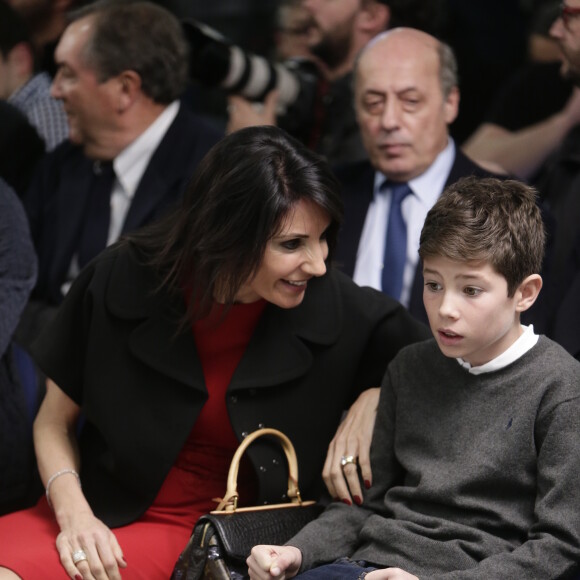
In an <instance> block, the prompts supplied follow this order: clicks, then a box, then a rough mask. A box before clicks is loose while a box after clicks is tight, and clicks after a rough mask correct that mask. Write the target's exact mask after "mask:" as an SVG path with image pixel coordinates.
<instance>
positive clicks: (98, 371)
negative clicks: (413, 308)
mask: <svg viewBox="0 0 580 580" xmlns="http://www.w3.org/2000/svg"><path fill="white" fill-rule="evenodd" d="M158 285H159V280H158V279H157V277H156V275H155V273H154V271H153V270H152V269H151V268H150V267H146V266H144V265H143V264H142V261H140V260H139V259H138V254H137V251H136V249H135V248H134V247H133V246H132V245H130V244H129V243H125V244H120V245H117V246H115V247H114V248H112V249H110V250H108V251H106V252H104V254H102V255H101V257H100V258H98V259H97V260H96V261H94V262H93V263H92V264H90V265H89V266H88V267H87V268H86V269H85V270H84V271H83V272H82V273H81V275H80V276H79V277H78V279H77V280H76V281H75V283H74V285H73V287H72V288H71V290H70V292H69V295H68V296H67V298H66V300H65V301H64V303H63V305H62V307H61V309H60V310H59V314H58V316H57V319H56V320H55V322H54V324H53V325H52V326H51V327H50V328H49V329H48V331H47V332H45V333H44V334H43V335H42V336H41V337H40V339H39V340H38V341H37V342H36V344H35V347H34V354H35V358H36V360H37V362H38V364H39V365H40V367H41V368H42V369H43V370H44V372H46V374H47V375H48V376H49V377H50V378H52V379H53V380H54V381H55V382H56V384H58V385H59V386H60V388H61V389H63V390H64V391H65V392H66V393H67V394H68V395H69V396H70V397H71V398H72V399H73V400H74V401H76V402H77V403H78V404H79V405H81V406H82V410H83V415H84V420H85V423H84V426H83V429H82V434H81V438H80V449H81V479H82V484H83V490H84V492H85V495H86V497H87V499H88V501H89V503H90V504H91V506H92V508H93V510H94V512H95V514H96V515H97V516H98V517H100V518H102V519H103V521H105V523H107V524H108V525H109V526H113V527H114V526H119V525H124V524H127V523H129V522H131V521H134V520H135V519H137V518H138V517H139V516H140V515H141V514H142V513H143V512H144V511H145V510H146V509H147V508H148V506H149V505H150V504H151V502H152V501H153V499H154V498H155V496H156V494H157V492H158V490H159V488H160V486H161V484H162V483H163V480H164V478H165V477H166V475H167V473H168V471H169V469H170V468H171V466H172V465H173V463H174V461H175V459H176V457H177V455H178V454H179V452H180V450H181V448H182V446H183V444H184V442H185V440H186V439H187V437H188V435H189V433H190V431H191V429H192V426H193V424H194V423H195V420H196V417H197V416H198V414H199V412H200V410H201V408H202V406H203V404H204V401H205V400H206V398H207V394H206V388H205V383H204V377H203V372H202V367H201V364H200V360H199V358H198V356H197V350H196V346H195V342H194V339H193V335H192V333H189V332H185V333H181V334H179V335H177V336H176V328H177V318H178V317H179V316H180V315H182V314H183V312H184V308H185V306H184V302H183V299H182V298H181V297H178V298H176V297H170V296H169V295H168V294H166V293H164V292H163V291H160V292H155V290H156V289H157V287H158ZM427 336H428V331H427V329H426V328H425V327H424V326H422V325H421V324H420V323H418V322H416V321H415V320H414V319H413V318H412V317H411V316H410V315H409V314H408V313H407V311H406V310H405V309H404V308H403V307H402V306H400V305H399V304H398V303H397V302H395V301H393V300H392V299H390V298H388V297H386V296H384V295H382V294H381V293H379V292H376V291H375V290H371V289H368V288H364V289H361V288H359V287H358V286H356V285H355V284H354V283H353V282H352V281H351V280H350V279H349V278H347V277H346V276H344V275H342V274H341V273H339V272H336V271H333V270H330V271H329V273H328V274H326V275H325V276H323V277H321V278H317V279H313V280H311V281H309V283H308V289H307V291H306V294H305V298H304V301H303V302H302V304H301V305H300V306H298V307H296V308H292V309H282V308H279V307H277V306H274V305H271V304H269V305H268V306H267V307H266V309H265V311H264V313H263V315H262V317H261V319H260V321H259V323H258V326H257V328H256V331H255V333H254V335H253V337H252V339H251V341H250V343H249V345H248V347H247V349H246V351H245V353H244V355H243V358H242V360H241V362H240V364H239V366H238V368H237V369H236V371H235V373H234V376H233V378H232V381H231V384H230V386H229V388H228V392H227V409H228V413H229V416H230V420H231V423H232V426H233V428H234V431H235V433H236V435H237V436H238V438H239V439H240V440H242V439H243V437H244V436H245V434H247V433H249V432H251V431H254V430H255V429H258V428H259V427H261V426H266V427H275V428H277V429H280V430H281V431H283V432H284V433H286V434H287V435H288V436H289V437H290V439H291V440H292V442H293V443H294V446H295V447H296V452H297V455H298V458H299V477H300V489H301V492H302V497H304V498H305V499H311V498H315V497H317V496H318V494H319V493H320V492H321V471H322V467H323V464H324V458H325V456H326V452H327V447H328V444H329V442H330V440H331V439H332V437H333V435H334V433H335V431H336V429H337V426H338V424H339V421H340V418H341V414H342V412H343V411H344V410H345V409H347V408H348V407H349V405H350V404H351V403H352V402H353V401H354V399H355V397H356V396H357V395H358V394H359V393H360V392H361V391H362V390H364V389H367V388H369V387H376V386H379V385H380V383H381V378H382V375H383V373H384V371H385V369H386V366H387V364H388V362H389V361H390V360H391V359H392V358H393V356H394V355H395V354H396V353H397V351H398V350H399V349H400V348H401V347H403V346H404V345H406V344H409V343H411V342H414V341H417V340H421V339H423V338H426V337H427ZM248 453H249V457H250V460H251V462H252V464H253V466H254V469H255V471H256V474H257V477H258V483H259V502H260V503H268V502H279V501H281V496H282V494H283V493H284V492H285V491H286V489H287V486H286V477H287V476H286V470H285V460H284V455H283V453H282V452H281V450H280V449H278V447H277V446H276V445H274V444H272V443H270V442H268V441H258V442H256V443H254V444H253V445H251V446H250V449H249V452H248ZM225 484H226V482H225V481H224V491H225Z"/></svg>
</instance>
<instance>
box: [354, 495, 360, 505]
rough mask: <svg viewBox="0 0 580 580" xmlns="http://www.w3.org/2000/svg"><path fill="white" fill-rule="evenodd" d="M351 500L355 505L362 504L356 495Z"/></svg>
mask: <svg viewBox="0 0 580 580" xmlns="http://www.w3.org/2000/svg"><path fill="white" fill-rule="evenodd" d="M352 499H353V500H354V503H356V505H361V504H362V499H361V498H360V497H359V496H358V495H355V496H353V498H352Z"/></svg>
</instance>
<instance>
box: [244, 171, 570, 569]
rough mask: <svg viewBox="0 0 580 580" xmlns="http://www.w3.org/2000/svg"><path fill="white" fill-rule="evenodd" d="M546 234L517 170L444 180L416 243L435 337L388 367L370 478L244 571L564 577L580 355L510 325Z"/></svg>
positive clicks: (262, 549)
mask: <svg viewBox="0 0 580 580" xmlns="http://www.w3.org/2000/svg"><path fill="white" fill-rule="evenodd" d="M544 238H545V234H544V229H543V225H542V220H541V216H540V212H539V210H538V208H537V205H536V203H535V193H534V191H533V190H532V189H531V188H529V187H528V186H526V185H524V184H522V183H519V182H516V181H509V180H508V181H499V180H496V179H479V180H478V179H475V178H467V179H464V180H461V181H459V182H457V183H456V184H455V185H453V186H451V187H450V188H448V189H447V190H446V191H445V192H444V193H443V195H442V196H441V198H440V199H439V201H438V202H437V203H436V204H435V206H434V207H433V208H432V209H431V211H430V212H429V214H428V216H427V219H426V221H425V225H424V227H423V230H422V233H421V244H420V249H419V254H420V256H421V259H422V262H423V275H424V279H425V287H424V295H423V299H424V303H425V307H426V310H427V314H428V317H429V323H430V326H431V330H432V332H433V335H434V338H433V339H431V340H428V341H426V342H423V343H419V344H415V345H411V346H409V347H407V348H406V349H404V350H402V351H401V352H400V353H399V355H398V356H397V357H396V358H395V359H394V360H393V361H392V363H391V364H390V366H389V368H388V370H387V373H386V375H385V378H384V381H383V384H382V389H381V398H380V403H379V408H378V413H377V421H376V425H375V431H374V435H373V443H372V447H371V464H372V469H373V480H374V481H373V485H372V487H371V488H370V489H369V490H368V492H366V494H365V497H364V502H363V505H361V506H356V505H355V506H347V505H345V504H343V503H338V502H337V503H333V504H331V505H330V506H329V507H328V508H327V509H326V510H325V512H324V513H323V514H322V515H321V516H320V517H319V518H318V519H317V520H315V521H313V522H312V523H310V524H309V525H308V526H306V527H305V528H304V529H303V530H302V531H301V532H300V533H299V534H298V535H296V536H295V537H294V538H293V539H292V540H291V541H290V542H288V545H286V546H282V547H280V546H256V547H255V548H254V549H253V550H252V554H251V556H250V557H249V558H248V567H249V570H250V577H251V578H253V579H264V580H266V579H268V580H270V579H272V578H292V577H293V576H295V575H296V574H298V573H301V575H300V578H304V579H309V580H311V579H324V580H329V579H335V578H336V579H340V580H343V579H345V580H347V579H348V580H350V579H352V580H355V579H359V578H366V580H383V579H390V580H417V579H418V578H420V579H421V580H427V579H429V580H476V579H478V580H479V579H481V580H483V579H485V580H494V579H497V580H499V579H502V580H503V579H506V580H512V579H514V580H515V579H522V580H524V579H525V580H535V579H537V580H540V579H541V580H549V579H563V578H575V577H576V574H578V573H579V571H580V569H579V567H578V563H579V562H580V363H578V361H576V360H574V359H573V358H572V357H571V356H570V355H569V354H568V353H566V351H564V349H563V348H561V347H560V346H558V345H557V344H556V343H554V342H552V341H551V340H550V339H548V338H546V337H545V336H538V335H536V334H535V333H534V331H533V328H532V327H524V326H522V325H521V324H520V314H521V313H522V312H523V311H525V310H527V309H528V308H530V306H532V304H533V303H534V301H535V299H536V297H537V296H538V293H539V292H540V289H541V286H542V279H541V277H540V275H539V274H538V272H539V271H540V267H541V262H542V258H543V251H544ZM343 463H346V465H345V469H356V466H355V465H352V464H349V463H348V461H344V462H343ZM346 556H348V558H346Z"/></svg>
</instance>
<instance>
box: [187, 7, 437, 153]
mask: <svg viewBox="0 0 580 580" xmlns="http://www.w3.org/2000/svg"><path fill="white" fill-rule="evenodd" d="M303 5H304V7H305V8H306V9H307V11H308V12H309V14H310V16H311V20H312V21H311V25H310V28H309V47H310V51H311V53H312V58H311V59H293V60H289V61H286V62H285V63H284V66H282V65H280V64H271V63H269V62H268V61H266V60H265V59H262V58H260V57H254V56H252V55H248V54H246V53H244V52H243V51H242V50H241V49H240V48H239V47H234V46H230V45H228V44H227V41H225V39H223V38H220V37H219V36H212V34H211V31H209V30H208V29H206V28H205V27H203V26H200V25H198V24H193V23H191V22H189V23H186V34H187V35H188V38H189V39H190V43H191V45H192V49H193V50H192V55H193V56H192V76H193V77H194V78H196V79H198V80H200V81H201V82H204V83H206V84H210V85H219V86H221V87H223V88H225V89H226V90H227V91H228V93H229V94H230V97H229V107H228V113H229V123H228V130H229V131H234V130H237V129H240V128H242V127H247V126H251V125H265V124H269V125H275V124H278V125H279V126H281V127H282V128H284V129H285V130H286V131H288V132H289V133H290V134H292V135H293V136H294V137H297V138H298V139H300V140H301V141H302V142H303V143H304V144H306V145H307V146H308V147H310V148H311V149H313V150H315V151H317V152H318V153H320V154H322V155H324V156H325V157H326V159H327V160H328V161H329V162H330V163H331V164H337V163H342V162H346V161H349V162H351V161H360V160H362V159H365V158H366V152H365V151H364V148H363V145H362V142H361V139H360V136H359V132H358V126H357V123H356V118H355V114H354V109H353V106H352V100H353V95H352V86H351V85H352V78H351V74H352V68H353V65H354V61H355V58H356V55H357V54H358V52H359V51H360V50H361V48H362V47H363V46H365V45H366V43H367V42H368V41H369V40H370V39H371V38H373V37H374V36H376V35H377V34H378V33H379V32H382V31H383V30H386V29H387V28H390V27H395V26H401V25H406V26H411V27H415V28H420V29H422V30H432V29H433V28H434V27H436V26H437V23H438V22H439V16H438V15H439V12H440V11H439V5H440V3H439V2H433V1H432V0H430V1H429V0H411V1H410V0H359V1H358V2H352V0H336V1H334V2H328V1H327V0H304V2H303ZM272 89H276V90H275V92H271V90H272Z"/></svg>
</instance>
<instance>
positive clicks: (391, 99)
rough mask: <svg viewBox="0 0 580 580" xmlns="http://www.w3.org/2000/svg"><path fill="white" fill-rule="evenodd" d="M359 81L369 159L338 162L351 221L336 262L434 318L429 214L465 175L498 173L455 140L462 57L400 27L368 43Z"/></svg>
mask: <svg viewBox="0 0 580 580" xmlns="http://www.w3.org/2000/svg"><path fill="white" fill-rule="evenodd" d="M354 82H355V109H356V116H357V119H358V124H359V126H360V130H361V135H362V140H363V143H364V146H365V150H366V152H367V153H368V158H369V159H368V161H367V160H365V161H361V162H358V163H349V164H344V165H342V166H339V167H337V170H336V172H337V176H338V178H339V180H340V181H341V183H342V185H343V195H344V201H345V221H344V225H343V228H342V231H341V235H340V238H339V245H338V248H337V253H336V256H335V259H336V262H337V265H338V266H339V267H340V268H342V269H343V271H344V272H345V273H347V274H349V275H350V276H352V277H353V279H354V280H355V282H357V283H358V284H360V285H362V286H371V287H373V288H376V289H378V290H382V291H383V292H385V293H387V294H389V295H391V296H392V297H393V298H395V299H397V300H399V301H401V303H402V304H404V305H405V306H406V307H407V308H408V309H409V310H410V312H411V313H412V314H413V315H414V316H416V317H417V318H418V319H420V320H422V321H424V322H427V317H426V313H425V308H424V306H423V300H422V296H423V276H422V272H421V267H420V265H419V255H418V248H419V236H420V233H421V228H422V227H423V222H424V221H425V217H426V215H427V212H428V211H429V209H431V207H432V206H433V205H434V203H435V202H436V201H437V199H438V197H439V196H440V194H441V192H442V191H443V189H444V187H446V186H447V185H449V184H451V183H454V182H455V181H457V180H458V179H459V178H460V177H465V176H468V175H476V176H489V175H490V174H489V173H488V172H487V171H485V170H483V169H482V168H481V167H479V166H477V165H476V164H475V163H473V162H472V161H471V160H470V159H469V158H467V157H466V156H465V155H464V154H463V153H462V152H461V151H460V150H459V149H458V148H457V147H456V146H455V143H454V142H453V139H452V138H451V137H450V136H449V125H450V124H451V123H452V122H453V121H454V119H455V118H456V116H457V113H458V109H459V88H458V81H457V64H456V61H455V57H454V55H453V52H452V50H451V48H450V47H449V46H447V45H446V44H444V43H442V42H440V41H438V40H437V39H435V38H434V37H433V36H431V35H429V34H426V33H425V32H421V31H419V30H416V29H411V28H397V29H395V30H390V31H388V32H385V33H383V34H381V35H379V36H377V37H376V38H375V39H373V40H372V41H371V42H370V43H369V44H368V45H367V46H366V47H365V48H364V49H363V51H362V52H361V54H360V56H359V59H358V61H357V64H356V66H355V73H354Z"/></svg>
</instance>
